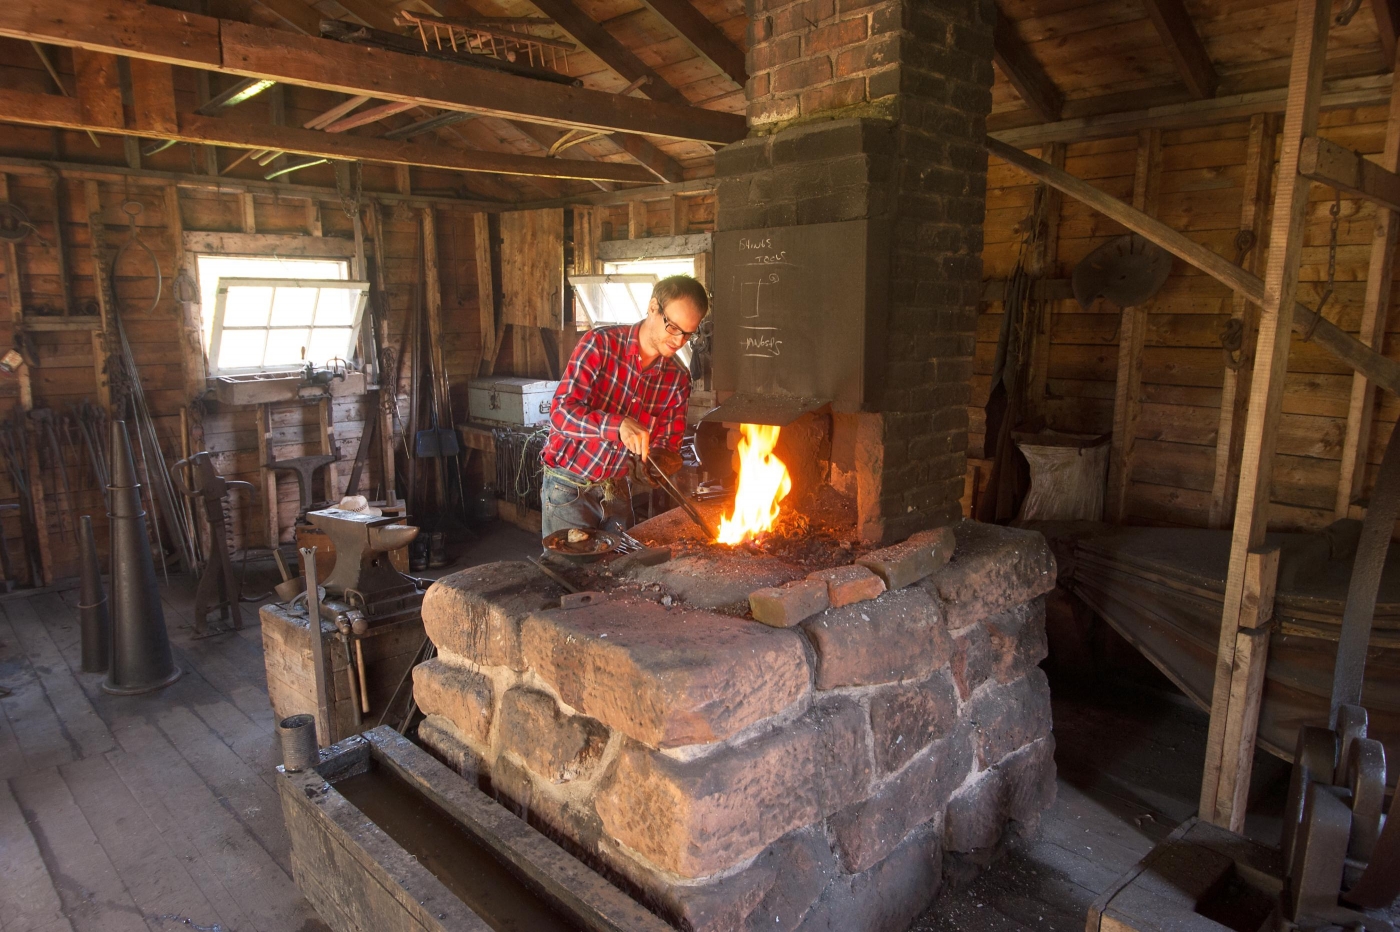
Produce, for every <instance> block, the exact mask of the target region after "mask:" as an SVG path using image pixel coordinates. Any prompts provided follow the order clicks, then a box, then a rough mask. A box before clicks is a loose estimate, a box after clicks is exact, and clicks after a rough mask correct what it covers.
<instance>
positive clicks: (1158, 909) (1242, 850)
mask: <svg viewBox="0 0 1400 932" xmlns="http://www.w3.org/2000/svg"><path fill="white" fill-rule="evenodd" d="M1282 876H1283V862H1282V858H1281V857H1280V855H1279V853H1278V851H1276V850H1275V849H1273V848H1267V847H1265V846H1264V845H1261V844H1258V843H1257V842H1253V841H1250V840H1249V839H1248V838H1245V837H1243V836H1242V835H1236V834H1235V833H1233V832H1231V831H1228V830H1226V829H1223V828H1220V827H1218V826H1215V825H1211V824H1210V823H1209V822H1202V821H1200V820H1199V819H1194V818H1192V819H1187V820H1186V821H1185V822H1183V823H1181V825H1179V826H1178V827H1177V829H1176V831H1174V832H1172V833H1171V834H1170V835H1169V836H1167V838H1166V839H1165V840H1163V841H1162V842H1161V843H1160V844H1158V845H1157V847H1155V848H1153V849H1152V850H1151V851H1149V852H1148V853H1147V854H1146V855H1145V856H1144V857H1143V859H1142V860H1141V861H1139V862H1138V863H1137V864H1136V865H1135V866H1134V867H1133V868H1132V870H1130V871H1128V872H1127V873H1126V874H1124V875H1123V876H1121V877H1119V878H1118V879H1117V880H1116V881H1114V883H1113V884H1112V885H1111V886H1110V887H1109V888H1108V889H1107V890H1105V891H1104V892H1103V894H1102V895H1100V896H1099V898H1098V899H1096V900H1095V901H1094V902H1093V905H1091V906H1090V907H1089V916H1088V921H1087V922H1086V924H1085V929H1086V930H1087V932H1162V930H1167V929H1171V930H1177V932H1237V930H1239V929H1240V928H1242V927H1244V926H1249V928H1250V929H1251V932H1253V930H1255V929H1259V928H1261V927H1262V925H1263V923H1264V922H1265V921H1266V920H1267V912H1265V914H1264V915H1262V916H1260V917H1259V923H1258V924H1252V925H1251V924H1250V923H1251V922H1252V917H1253V916H1255V915H1256V914H1258V913H1259V912H1260V911H1266V910H1267V909H1268V908H1269V907H1270V905H1271V903H1272V902H1273V901H1276V900H1277V898H1278V896H1279V894H1280V892H1281V891H1282V889H1283V882H1282V880H1280V878H1281V877H1282ZM1227 923H1228V924H1227Z"/></svg>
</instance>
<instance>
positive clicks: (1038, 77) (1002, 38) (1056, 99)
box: [992, 7, 1065, 123]
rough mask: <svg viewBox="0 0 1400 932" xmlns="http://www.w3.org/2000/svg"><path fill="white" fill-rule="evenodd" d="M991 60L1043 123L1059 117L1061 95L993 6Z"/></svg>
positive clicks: (998, 9)
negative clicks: (994, 16) (994, 23)
mask: <svg viewBox="0 0 1400 932" xmlns="http://www.w3.org/2000/svg"><path fill="white" fill-rule="evenodd" d="M992 41H993V49H992V59H993V61H995V62H996V64H997V67H998V68H1000V69H1001V73H1002V74H1004V75H1006V80H1008V81H1010V82H1011V86H1012V87H1014V88H1016V93H1017V94H1019V95H1020V97H1021V99H1022V100H1023V101H1025V103H1026V106H1027V107H1029V108H1030V109H1031V112H1032V113H1034V114H1035V115H1036V116H1038V117H1040V119H1041V120H1042V121H1043V122H1045V123H1051V122H1054V121H1055V120H1058V119H1059V118H1060V108H1061V107H1063V106H1064V103H1065V96H1064V94H1062V93H1060V89H1059V88H1058V87H1056V86H1055V82H1054V81H1051V80H1050V76H1049V75H1048V74H1046V73H1045V68H1044V67H1042V66H1041V64H1040V62H1038V61H1036V59H1035V56H1034V55H1032V54H1031V50H1030V48H1029V47H1027V45H1026V43H1025V42H1024V41H1023V40H1022V39H1021V36H1020V34H1019V33H1018V32H1017V31H1016V26H1015V24H1013V23H1012V22H1011V20H1009V19H1007V18H1006V14H1005V13H1003V12H1002V11H1001V8H1000V7H998V8H997V18H996V26H995V31H994V32H993V35H992Z"/></svg>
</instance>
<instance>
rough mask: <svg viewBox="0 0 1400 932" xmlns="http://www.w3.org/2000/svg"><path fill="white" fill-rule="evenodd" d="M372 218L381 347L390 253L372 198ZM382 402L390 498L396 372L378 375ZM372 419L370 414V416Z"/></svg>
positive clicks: (382, 456) (383, 462)
mask: <svg viewBox="0 0 1400 932" xmlns="http://www.w3.org/2000/svg"><path fill="white" fill-rule="evenodd" d="M311 203H312V206H314V207H315V208H316V222H317V227H318V228H319V226H320V218H321V212H320V205H319V204H317V203H316V202H315V201H314V200H313V201H312V202H311ZM369 217H370V224H371V229H370V232H371V235H372V237H373V242H374V286H375V291H376V298H377V299H378V300H379V301H380V302H381V303H380V310H381V311H382V313H381V314H380V315H379V322H378V323H379V332H378V333H377V334H375V336H376V338H377V339H378V342H379V346H380V347H381V348H382V347H386V346H388V345H389V314H390V307H389V292H388V289H387V287H386V285H385V282H386V274H387V273H386V272H385V266H384V263H385V261H386V260H387V259H388V250H387V249H386V248H385V246H384V213H383V211H382V210H381V209H380V205H379V201H377V200H373V199H371V200H370V202H369ZM402 362H403V361H402V360H396V368H397V366H398V365H401V364H402ZM378 400H379V403H378V405H377V406H376V411H375V412H374V414H373V415H372V416H375V417H378V418H379V468H380V473H381V475H380V479H381V481H383V483H384V497H385V499H388V497H389V491H390V490H391V489H396V486H395V481H396V479H397V476H396V475H395V468H396V467H395V463H394V414H395V411H396V409H397V407H398V403H399V385H398V381H397V372H388V371H384V370H383V369H382V368H381V369H380V372H379V399H378ZM368 416H371V415H367V417H368ZM360 442H361V443H363V442H364V435H363V434H361V435H360Z"/></svg>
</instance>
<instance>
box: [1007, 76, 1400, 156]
mask: <svg viewBox="0 0 1400 932" xmlns="http://www.w3.org/2000/svg"><path fill="white" fill-rule="evenodd" d="M1323 86H1324V92H1323V95H1322V104H1321V107H1322V109H1323V110H1348V109H1352V108H1355V107H1375V106H1380V105H1383V104H1385V102H1386V101H1388V100H1389V99H1390V75H1388V74H1382V75H1368V76H1366V77H1361V78H1336V79H1334V80H1331V81H1328V82H1326V83H1325V84H1324V85H1323ZM1287 102H1288V88H1286V87H1276V88H1270V89H1268V90H1262V91H1251V92H1250V93H1248V94H1232V95H1230V96H1228V97H1216V98H1213V99H1211V100H1193V101H1188V102H1185V103H1177V104H1165V105H1162V106H1159V107H1148V108H1146V109H1143V110H1131V111H1124V112H1115V113H1104V114H1096V115H1094V116H1082V117H1076V118H1073V119H1065V120H1060V121H1058V122H1054V123H1043V124H1041V125H1038V126H1021V127H1016V128H1015V129H1000V130H993V131H991V132H990V133H989V135H991V136H992V137H993V138H994V139H999V140H1001V141H1002V142H1005V143H1009V144H1010V145H1013V146H1015V147H1016V148H1018V149H1032V148H1035V147H1037V146H1043V145H1045V144H1046V143H1047V142H1083V141H1085V140H1089V139H1109V138H1112V137H1114V136H1129V135H1132V134H1133V133H1136V132H1137V131H1138V130H1143V129H1191V128H1194V127H1200V126H1214V125H1218V124H1221V123H1234V122H1237V121H1240V120H1247V119H1249V118H1250V117H1251V116H1253V115H1254V114H1256V113H1283V110H1284V106H1285V105H1286V104H1287ZM1079 103H1080V102H1076V108H1078V105H1079Z"/></svg>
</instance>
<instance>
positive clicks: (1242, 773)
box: [1215, 545, 1279, 834]
mask: <svg viewBox="0 0 1400 932" xmlns="http://www.w3.org/2000/svg"><path fill="white" fill-rule="evenodd" d="M1278 561H1279V548H1278V546H1277V545H1275V546H1272V547H1262V548H1257V549H1254V550H1251V551H1250V552H1249V554H1248V556H1247V558H1246V560H1245V581H1244V599H1243V603H1242V605H1241V609H1240V623H1239V627H1238V629H1237V631H1236V633H1235V649H1234V658H1233V661H1232V664H1231V668H1230V684H1229V691H1230V701H1229V707H1228V708H1229V711H1228V714H1227V716H1226V719H1225V730H1224V739H1223V741H1222V742H1221V747H1222V748H1223V749H1224V751H1223V754H1224V759H1223V761H1222V766H1221V767H1220V777H1219V782H1218V783H1217V785H1216V794H1215V814H1216V824H1217V825H1221V826H1224V827H1225V828H1228V829H1229V830H1230V831H1232V832H1238V833H1240V834H1243V833H1244V817H1245V815H1246V812H1247V810H1248V802H1249V778H1250V774H1251V773H1252V771H1253V769H1254V739H1255V738H1256V737H1257V735H1258V731H1259V705H1260V702H1261V700H1262V699H1263V694H1264V670H1265V667H1266V666H1267V665H1268V660H1269V622H1270V621H1271V620H1272V619H1273V617H1274V589H1275V585H1276V583H1277V581H1278Z"/></svg>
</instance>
